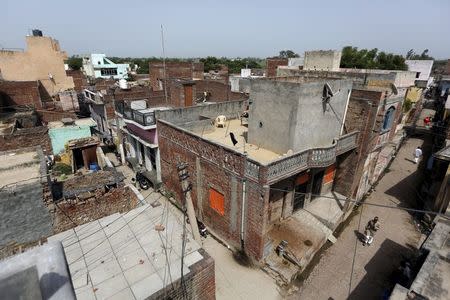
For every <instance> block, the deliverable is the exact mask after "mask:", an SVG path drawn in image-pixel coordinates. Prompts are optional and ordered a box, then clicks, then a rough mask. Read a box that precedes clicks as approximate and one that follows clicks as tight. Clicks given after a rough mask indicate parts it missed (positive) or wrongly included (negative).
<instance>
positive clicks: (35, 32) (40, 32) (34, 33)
mask: <svg viewBox="0 0 450 300" xmlns="http://www.w3.org/2000/svg"><path fill="white" fill-rule="evenodd" d="M31 32H32V33H33V36H42V30H39V29H33V30H32V31H31Z"/></svg>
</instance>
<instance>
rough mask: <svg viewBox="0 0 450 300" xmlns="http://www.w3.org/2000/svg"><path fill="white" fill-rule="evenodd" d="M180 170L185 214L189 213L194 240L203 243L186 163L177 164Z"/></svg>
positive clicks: (179, 175)
mask: <svg viewBox="0 0 450 300" xmlns="http://www.w3.org/2000/svg"><path fill="white" fill-rule="evenodd" d="M177 169H178V177H179V178H180V182H181V189H182V191H183V198H184V199H183V200H184V201H183V213H187V216H188V218H189V224H191V229H192V235H193V236H194V240H196V241H197V242H198V243H200V244H201V243H202V240H201V238H200V232H199V231H198V226H197V218H196V217H195V211H194V204H193V203H192V198H191V190H192V184H190V183H189V182H188V181H187V179H188V178H189V174H188V170H187V164H185V163H178V164H177Z"/></svg>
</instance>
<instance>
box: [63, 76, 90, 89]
mask: <svg viewBox="0 0 450 300" xmlns="http://www.w3.org/2000/svg"><path fill="white" fill-rule="evenodd" d="M66 74H67V76H70V77H72V78H73V83H74V85H75V87H74V90H75V91H76V92H77V93H81V92H83V89H84V88H85V87H86V86H87V85H88V82H87V79H86V76H84V74H83V72H81V71H80V70H66Z"/></svg>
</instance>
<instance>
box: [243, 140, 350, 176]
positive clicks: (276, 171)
mask: <svg viewBox="0 0 450 300" xmlns="http://www.w3.org/2000/svg"><path fill="white" fill-rule="evenodd" d="M357 138H358V132H352V133H350V134H347V135H344V136H342V137H341V138H340V139H339V140H338V141H337V142H336V143H335V144H334V145H332V146H330V147H327V148H318V149H308V150H305V151H302V152H299V153H295V154H293V155H291V156H288V157H285V158H281V159H278V160H276V161H273V162H271V163H269V164H268V165H267V178H266V180H267V183H272V182H275V181H277V180H280V179H283V178H286V177H289V176H292V175H294V174H297V173H299V172H301V171H303V170H306V169H309V168H320V167H327V166H329V165H331V164H333V163H334V162H335V161H336V156H337V155H340V154H342V153H344V152H347V151H349V150H351V149H353V148H355V147H356V146H357V143H356V142H357ZM249 163H250V162H249V161H247V167H246V175H247V176H250V175H249V174H250V171H247V169H251V168H249V167H248V165H249ZM252 168H255V167H253V166H252ZM256 178H258V177H256Z"/></svg>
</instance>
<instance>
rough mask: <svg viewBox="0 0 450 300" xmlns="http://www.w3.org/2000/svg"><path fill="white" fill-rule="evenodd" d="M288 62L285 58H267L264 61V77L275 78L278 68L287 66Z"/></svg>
mask: <svg viewBox="0 0 450 300" xmlns="http://www.w3.org/2000/svg"><path fill="white" fill-rule="evenodd" d="M288 62H289V60H288V59H287V58H268V59H266V69H267V71H266V76H267V77H275V76H277V68H278V66H287V65H288Z"/></svg>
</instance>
